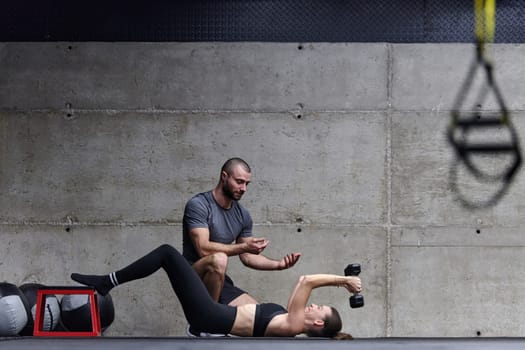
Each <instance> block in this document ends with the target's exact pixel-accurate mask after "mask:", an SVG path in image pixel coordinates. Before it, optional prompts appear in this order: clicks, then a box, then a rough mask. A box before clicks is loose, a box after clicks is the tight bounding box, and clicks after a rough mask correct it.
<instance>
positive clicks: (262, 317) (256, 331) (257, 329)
mask: <svg viewBox="0 0 525 350" xmlns="http://www.w3.org/2000/svg"><path fill="white" fill-rule="evenodd" d="M287 312H288V310H286V309H285V308H284V307H282V306H281V305H278V304H274V303H262V304H257V306H256V307H255V321H254V324H253V336H254V337H264V332H266V328H267V327H268V323H270V321H271V320H272V319H273V318H274V317H275V316H277V315H282V314H285V313H287Z"/></svg>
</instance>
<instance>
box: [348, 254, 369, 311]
mask: <svg viewBox="0 0 525 350" xmlns="http://www.w3.org/2000/svg"><path fill="white" fill-rule="evenodd" d="M360 273H361V265H359V264H349V265H348V266H347V267H346V269H345V276H358V275H359V274H360ZM364 305H365V298H363V296H362V295H361V294H359V293H354V295H352V296H351V297H350V307H351V308H353V309H355V308H358V307H363V306H364Z"/></svg>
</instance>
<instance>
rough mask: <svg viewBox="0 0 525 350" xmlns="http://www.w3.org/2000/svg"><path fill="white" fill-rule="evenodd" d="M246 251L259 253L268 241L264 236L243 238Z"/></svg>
mask: <svg viewBox="0 0 525 350" xmlns="http://www.w3.org/2000/svg"><path fill="white" fill-rule="evenodd" d="M244 243H245V244H246V252H247V253H252V254H260V253H261V252H262V251H263V250H264V248H266V247H267V246H268V244H269V243H270V241H269V240H267V239H266V238H256V237H248V238H246V239H245V241H244Z"/></svg>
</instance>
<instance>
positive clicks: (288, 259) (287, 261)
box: [279, 253, 301, 270]
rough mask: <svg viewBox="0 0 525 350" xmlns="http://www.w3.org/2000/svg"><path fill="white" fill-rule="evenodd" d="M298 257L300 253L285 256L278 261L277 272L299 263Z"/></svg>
mask: <svg viewBox="0 0 525 350" xmlns="http://www.w3.org/2000/svg"><path fill="white" fill-rule="evenodd" d="M300 257H301V253H291V254H287V255H286V256H285V257H284V258H282V259H281V260H280V261H279V270H284V269H289V268H290V267H292V266H294V265H295V263H296V262H297V261H299V258H300Z"/></svg>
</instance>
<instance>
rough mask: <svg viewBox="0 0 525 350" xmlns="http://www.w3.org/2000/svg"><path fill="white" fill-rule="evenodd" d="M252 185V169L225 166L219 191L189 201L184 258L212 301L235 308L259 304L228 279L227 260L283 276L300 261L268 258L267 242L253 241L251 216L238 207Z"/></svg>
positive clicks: (235, 162)
mask: <svg viewBox="0 0 525 350" xmlns="http://www.w3.org/2000/svg"><path fill="white" fill-rule="evenodd" d="M250 181H251V169H250V166H249V165H248V164H247V163H246V162H245V161H244V160H242V159H240V158H232V159H229V160H227V161H226V163H224V165H223V166H222V168H221V173H220V178H219V182H218V183H217V186H215V188H214V189H213V190H211V191H209V192H204V193H200V194H197V195H196V196H194V197H193V198H192V199H190V200H189V201H188V203H187V204H186V207H185V209H184V218H183V255H184V257H185V258H186V259H187V260H188V261H189V262H190V264H192V266H193V268H194V269H195V271H196V272H197V274H198V275H199V276H200V278H201V279H202V280H203V282H204V284H205V285H206V288H207V289H208V291H209V293H210V295H211V297H212V299H213V300H215V301H218V302H220V303H222V304H227V305H230V306H241V305H245V304H257V301H256V300H255V299H254V298H253V297H252V296H251V295H249V294H248V293H246V292H245V291H243V290H242V289H240V288H237V287H236V286H234V284H233V281H232V280H231V278H229V277H228V275H226V268H227V265H228V257H229V256H234V255H238V256H239V258H240V260H241V261H242V263H243V264H244V265H245V266H248V267H251V268H253V269H257V270H283V269H287V268H290V267H292V266H293V265H295V263H296V262H297V261H298V260H299V257H300V256H301V254H300V253H291V254H288V255H286V256H285V257H284V258H282V259H280V260H273V259H270V258H267V257H265V256H264V255H262V254H261V252H262V251H263V250H264V249H265V248H266V247H267V246H268V243H269V241H268V240H267V239H265V238H256V237H253V236H252V226H253V222H252V218H251V216H250V213H249V212H248V211H247V210H246V209H245V208H244V207H243V206H241V205H240V204H239V203H238V201H239V200H240V199H241V198H242V196H243V194H244V193H245V192H246V189H247V187H248V184H249V183H250Z"/></svg>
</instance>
